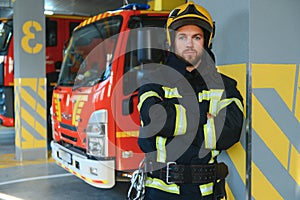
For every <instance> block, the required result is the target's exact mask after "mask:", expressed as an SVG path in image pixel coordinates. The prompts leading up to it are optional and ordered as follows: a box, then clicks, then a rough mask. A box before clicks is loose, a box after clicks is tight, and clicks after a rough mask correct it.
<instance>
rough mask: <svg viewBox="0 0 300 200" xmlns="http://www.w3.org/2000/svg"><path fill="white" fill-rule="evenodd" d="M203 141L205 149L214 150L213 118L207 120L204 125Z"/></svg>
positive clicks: (214, 132) (214, 131)
mask: <svg viewBox="0 0 300 200" xmlns="http://www.w3.org/2000/svg"><path fill="white" fill-rule="evenodd" d="M204 140H205V148H207V149H215V148H216V130H215V123H214V118H213V117H211V118H208V119H207V123H206V124H204Z"/></svg>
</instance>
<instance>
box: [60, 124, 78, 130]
mask: <svg viewBox="0 0 300 200" xmlns="http://www.w3.org/2000/svg"><path fill="white" fill-rule="evenodd" d="M59 125H60V126H61V127H62V128H64V129H68V130H70V131H74V132H77V127H76V126H70V125H68V124H64V123H59Z"/></svg>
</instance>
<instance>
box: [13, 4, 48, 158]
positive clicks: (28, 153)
mask: <svg viewBox="0 0 300 200" xmlns="http://www.w3.org/2000/svg"><path fill="white" fill-rule="evenodd" d="M13 19H14V27H13V28H14V59H15V65H14V66H15V69H14V73H15V74H14V76H15V78H14V85H15V88H14V91H15V133H16V137H15V148H16V157H17V159H18V160H37V159H46V158H47V127H46V126H47V123H46V122H47V117H46V115H47V114H46V113H47V112H46V74H45V17H44V1H41V0H17V1H16V2H15V3H14V15H13Z"/></svg>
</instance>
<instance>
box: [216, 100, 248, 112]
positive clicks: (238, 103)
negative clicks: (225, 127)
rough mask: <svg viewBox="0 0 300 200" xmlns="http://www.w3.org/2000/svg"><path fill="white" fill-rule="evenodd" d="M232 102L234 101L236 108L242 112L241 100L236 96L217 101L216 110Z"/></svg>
mask: <svg viewBox="0 0 300 200" xmlns="http://www.w3.org/2000/svg"><path fill="white" fill-rule="evenodd" d="M232 102H234V103H235V104H236V105H237V106H238V108H239V109H240V110H241V111H242V112H244V107H243V104H242V102H241V101H240V100H239V99H237V98H230V99H223V100H221V101H220V103H219V108H218V112H220V110H222V109H223V108H225V107H226V106H228V105H229V104H231V103H232Z"/></svg>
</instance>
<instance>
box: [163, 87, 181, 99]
mask: <svg viewBox="0 0 300 200" xmlns="http://www.w3.org/2000/svg"><path fill="white" fill-rule="evenodd" d="M162 89H163V90H164V92H165V98H167V99H171V98H182V96H181V95H180V94H179V92H178V90H177V88H169V87H162Z"/></svg>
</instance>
